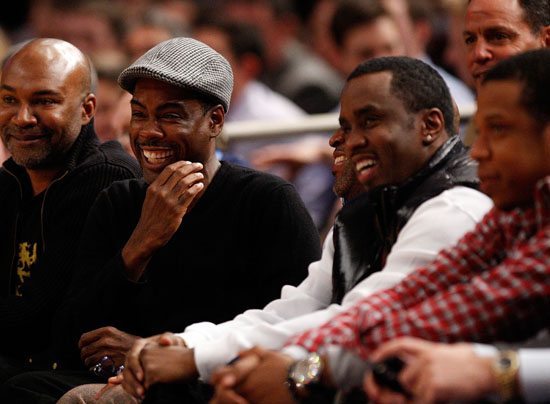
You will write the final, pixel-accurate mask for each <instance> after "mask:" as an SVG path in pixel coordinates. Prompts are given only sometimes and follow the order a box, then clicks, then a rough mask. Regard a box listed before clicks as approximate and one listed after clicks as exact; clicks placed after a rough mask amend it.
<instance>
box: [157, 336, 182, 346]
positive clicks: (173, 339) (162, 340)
mask: <svg viewBox="0 0 550 404" xmlns="http://www.w3.org/2000/svg"><path fill="white" fill-rule="evenodd" d="M158 343H159V345H161V346H183V347H187V344H186V343H185V341H184V340H183V338H181V337H179V336H177V335H176V334H173V333H171V332H165V333H163V334H162V335H161V336H160V337H159V339H158Z"/></svg>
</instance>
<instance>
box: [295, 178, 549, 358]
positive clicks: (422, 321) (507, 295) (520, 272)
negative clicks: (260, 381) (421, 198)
mask: <svg viewBox="0 0 550 404" xmlns="http://www.w3.org/2000/svg"><path fill="white" fill-rule="evenodd" d="M548 325H550V177H546V178H544V179H543V180H541V181H540V182H539V183H538V184H537V188H536V191H535V202H534V204H533V205H532V206H530V207H528V208H525V207H523V208H516V209H514V210H512V211H507V212H504V211H499V210H497V209H495V208H493V209H492V210H491V211H490V212H489V213H487V215H486V216H485V217H484V218H483V219H482V221H481V222H480V223H478V225H477V226H476V228H475V230H474V231H473V232H470V233H467V234H466V235H465V236H464V237H463V238H462V239H461V240H460V241H459V242H458V244H457V245H456V246H455V247H451V248H447V249H444V250H442V251H440V252H439V254H438V256H437V257H436V259H435V260H434V261H433V262H432V263H431V264H429V265H427V266H425V267H423V268H420V269H417V270H415V271H414V272H413V273H411V274H410V275H409V276H407V277H406V278H405V279H404V280H403V281H402V282H400V283H399V284H397V285H396V286H394V287H393V288H391V289H387V290H384V291H381V292H378V293H376V294H373V295H371V296H370V297H368V298H365V299H363V300H362V301H360V302H358V303H357V304H355V305H354V306H353V307H351V308H350V309H349V310H347V311H346V312H344V313H341V314H340V315H337V316H335V317H334V318H333V319H332V320H330V321H329V322H327V323H326V324H324V325H323V326H321V327H319V328H314V329H311V330H309V331H307V332H305V333H303V334H301V335H297V336H295V337H292V338H291V339H289V341H288V342H287V344H286V345H300V346H302V347H304V348H306V349H307V350H308V351H317V350H319V349H320V348H321V347H322V346H323V345H340V346H342V347H344V348H347V349H350V350H353V351H354V352H356V353H357V354H359V355H360V356H361V357H363V358H365V359H366V358H367V357H368V355H369V352H371V351H372V350H373V349H375V348H376V347H377V346H378V345H379V344H381V343H383V342H385V341H388V340H391V339H392V338H395V337H398V336H403V335H410V336H416V337H420V338H424V339H428V340H434V341H444V342H453V341H479V342H489V341H518V340H522V339H525V338H528V337H529V336H532V335H533V334H534V333H536V332H537V331H538V330H540V329H541V328H544V327H546V326H548Z"/></svg>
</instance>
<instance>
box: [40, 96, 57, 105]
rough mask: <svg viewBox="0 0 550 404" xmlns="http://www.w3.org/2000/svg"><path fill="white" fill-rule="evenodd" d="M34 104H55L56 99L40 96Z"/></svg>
mask: <svg viewBox="0 0 550 404" xmlns="http://www.w3.org/2000/svg"><path fill="white" fill-rule="evenodd" d="M36 104H38V105H53V104H57V101H55V100H53V99H51V98H40V99H39V100H37V101H36Z"/></svg>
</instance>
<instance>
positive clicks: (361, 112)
mask: <svg viewBox="0 0 550 404" xmlns="http://www.w3.org/2000/svg"><path fill="white" fill-rule="evenodd" d="M376 111H377V108H376V107H374V106H372V105H366V106H364V107H362V108H359V109H358V110H355V111H354V112H353V114H354V115H355V116H356V117H360V116H362V115H366V114H370V113H372V112H376Z"/></svg>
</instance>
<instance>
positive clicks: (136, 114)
mask: <svg viewBox="0 0 550 404" xmlns="http://www.w3.org/2000/svg"><path fill="white" fill-rule="evenodd" d="M144 116H145V114H144V113H143V112H141V111H137V110H132V118H143V117H144Z"/></svg>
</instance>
